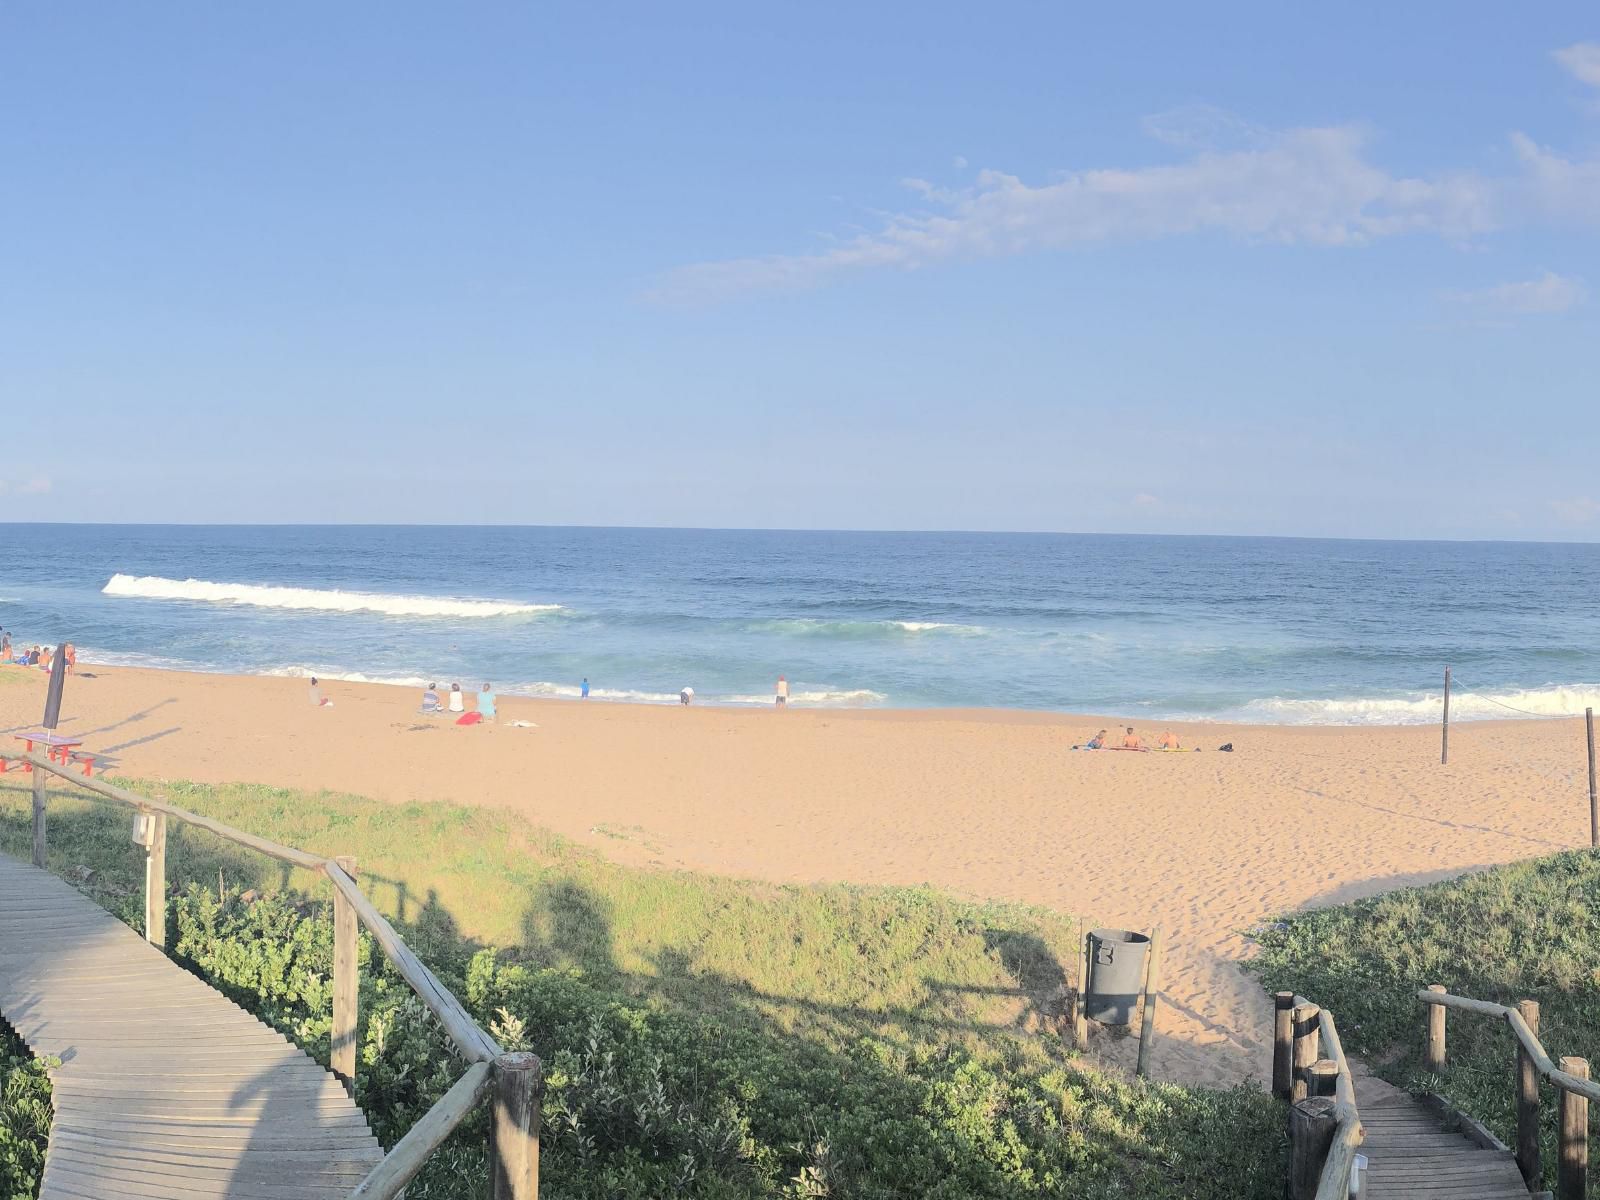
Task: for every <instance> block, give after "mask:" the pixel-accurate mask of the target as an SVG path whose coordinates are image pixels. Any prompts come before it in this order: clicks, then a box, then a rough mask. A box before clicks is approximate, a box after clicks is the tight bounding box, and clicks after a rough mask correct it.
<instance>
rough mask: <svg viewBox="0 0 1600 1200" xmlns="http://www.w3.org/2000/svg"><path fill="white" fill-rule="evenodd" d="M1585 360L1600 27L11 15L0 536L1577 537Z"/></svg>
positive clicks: (1492, 8)
mask: <svg viewBox="0 0 1600 1200" xmlns="http://www.w3.org/2000/svg"><path fill="white" fill-rule="evenodd" d="M1101 10H1107V11H1101ZM1110 10H1123V11H1110ZM1597 359H1600V10H1597V9H1596V8H1595V7H1594V6H1593V5H1592V4H1581V3H1574V2H1553V3H1547V4H1540V5H1528V6H1521V7H1519V8H1517V9H1516V10H1515V11H1513V10H1512V9H1510V8H1508V7H1506V6H1505V5H1503V4H1499V3H1487V2H1476V0H1474V2H1449V3H1445V2H1425V0H1419V2H1417V3H1408V4H1403V5H1397V4H1392V3H1391V4H1376V3H1352V4H1349V5H1339V6H1331V7H1330V6H1305V5H1283V4H1222V5H1204V6H1197V5H1192V4H1176V3H1174V4H1147V5H1139V6H1111V5H1095V6H1091V5H1065V4H1047V3H1037V4H1035V3H1014V4H995V5H973V4H969V3H962V4H953V3H952V4H946V3H936V2H923V3H918V4H915V5H911V4H901V3H879V4H873V5H860V4H851V5H845V4H833V3H825V2H816V0H813V2H811V3H805V4H799V3H769V4H755V5H752V4H733V3H728V4H704V3H694V2H692V0H685V2H683V3H679V4H672V5H665V4H631V5H630V4H618V5H606V4H592V3H588V4H575V3H563V2H559V0H549V2H546V3H541V4H537V5H533V4H464V5H436V4H420V3H418V4H413V3H403V2H389V3H384V4H376V3H370V4H369V3H361V2H346V3H340V4H337V5H328V4H310V3H299V2H296V0H280V2H278V3H274V4H271V5H248V6H247V5H217V4H210V3H208V4H200V3H180V2H172V3H164V4H160V5H129V4H125V3H108V2H99V3H97V2H94V0H87V2H84V3H76V4H71V5H43V4H24V3H20V2H16V0H12V2H10V3H0V406H3V411H4V414H5V420H6V425H7V431H8V439H7V440H8V442H9V453H8V454H7V455H6V458H5V461H4V462H3V463H0V521H32V520H69V521H193V522H234V521H241V522H302V521H306V522H323V521H326V522H446V523H457V522H459V523H514V524H598V525H680V526H715V527H788V528H877V529H1006V530H1068V531H1098V532H1163V533H1234V534H1290V535H1308V536H1359V537H1403V538H1409V537H1417V538H1433V537H1438V538H1514V539H1523V538H1528V539H1548V540H1564V541H1580V540H1581V541H1592V540H1600V369H1597V368H1600V361H1597Z"/></svg>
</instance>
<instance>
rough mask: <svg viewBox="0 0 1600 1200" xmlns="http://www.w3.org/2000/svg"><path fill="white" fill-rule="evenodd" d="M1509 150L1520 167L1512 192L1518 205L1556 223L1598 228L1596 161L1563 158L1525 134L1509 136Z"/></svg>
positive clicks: (1599, 190)
mask: <svg viewBox="0 0 1600 1200" xmlns="http://www.w3.org/2000/svg"><path fill="white" fill-rule="evenodd" d="M1511 148H1512V149H1513V150H1515V151H1516V154H1517V158H1518V159H1519V160H1520V161H1521V163H1522V166H1523V172H1524V174H1523V177H1522V179H1521V180H1520V181H1519V182H1518V184H1517V185H1516V186H1515V187H1514V189H1513V190H1514V191H1515V192H1516V193H1518V196H1517V198H1518V200H1519V201H1520V202H1523V203H1525V205H1526V206H1527V207H1528V208H1530V209H1532V210H1533V211H1535V212H1537V213H1540V214H1542V215H1544V216H1548V217H1552V218H1554V219H1556V220H1559V221H1571V222H1574V223H1576V224H1580V225H1600V158H1593V159H1571V158H1566V157H1564V156H1562V155H1560V154H1557V153H1556V152H1555V151H1553V150H1547V149H1545V148H1544V147H1543V146H1541V145H1539V143H1537V142H1535V141H1534V140H1533V139H1532V138H1531V137H1529V136H1528V135H1527V134H1525V133H1514V134H1512V135H1511Z"/></svg>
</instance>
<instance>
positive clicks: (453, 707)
mask: <svg viewBox="0 0 1600 1200" xmlns="http://www.w3.org/2000/svg"><path fill="white" fill-rule="evenodd" d="M450 711H451V712H466V711H467V702H466V700H464V699H463V698H462V696H461V685H460V684H459V683H452V684H451V685H450Z"/></svg>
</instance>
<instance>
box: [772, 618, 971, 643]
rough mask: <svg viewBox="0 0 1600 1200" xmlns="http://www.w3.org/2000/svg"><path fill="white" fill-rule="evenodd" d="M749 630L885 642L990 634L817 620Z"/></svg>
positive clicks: (933, 625) (935, 624) (927, 625)
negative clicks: (927, 635) (910, 636)
mask: <svg viewBox="0 0 1600 1200" xmlns="http://www.w3.org/2000/svg"><path fill="white" fill-rule="evenodd" d="M747 628H748V629H749V630H750V631H751V632H752V633H777V634H786V635H789V636H793V637H834V638H884V637H902V636H904V635H906V634H924V633H930V634H946V635H949V636H953V637H981V636H983V635H984V634H986V633H988V632H989V631H988V630H987V629H985V628H984V627H983V626H982V625H961V624H958V623H956V622H954V621H896V620H883V621H828V620H822V619H820V618H816V617H789V618H783V619H778V620H772V621H754V622H751V623H750V625H749V626H747Z"/></svg>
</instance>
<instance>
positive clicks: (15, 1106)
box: [0, 1023, 50, 1200]
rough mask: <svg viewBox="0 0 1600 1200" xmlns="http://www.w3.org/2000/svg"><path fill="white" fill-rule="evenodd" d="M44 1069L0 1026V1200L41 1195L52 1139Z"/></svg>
mask: <svg viewBox="0 0 1600 1200" xmlns="http://www.w3.org/2000/svg"><path fill="white" fill-rule="evenodd" d="M48 1065H49V1064H48V1063H45V1062H41V1061H39V1060H37V1059H35V1058H33V1057H32V1056H31V1055H30V1054H29V1053H28V1050H27V1047H25V1046H23V1044H22V1043H21V1042H20V1041H18V1040H17V1037H16V1035H15V1034H14V1033H12V1031H11V1029H10V1028H9V1027H8V1026H6V1025H5V1024H3V1023H0V1197H4V1200H25V1198H27V1197H31V1196H34V1195H36V1194H37V1193H38V1189H39V1175H40V1173H41V1172H42V1171H43V1170H44V1148H45V1142H46V1140H47V1139H48V1137H49V1133H50V1079H49V1077H48V1076H47V1075H46V1074H45V1067H46V1066H48Z"/></svg>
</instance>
